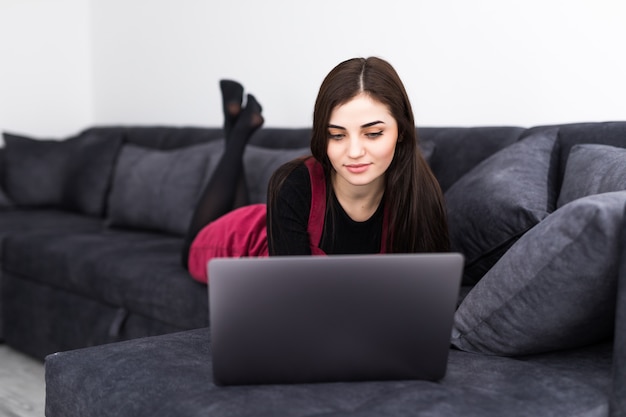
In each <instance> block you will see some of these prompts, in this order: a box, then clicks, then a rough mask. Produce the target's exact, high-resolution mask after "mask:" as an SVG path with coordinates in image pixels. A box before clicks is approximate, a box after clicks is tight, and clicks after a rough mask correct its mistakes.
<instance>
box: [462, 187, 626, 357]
mask: <svg viewBox="0 0 626 417" xmlns="http://www.w3.org/2000/svg"><path fill="white" fill-rule="evenodd" d="M625 204H626V191H621V192H615V193H606V194H598V195H593V196H589V197H585V198H582V199H578V200H575V201H573V202H572V203H570V204H567V205H565V206H563V207H562V208H560V209H558V210H556V211H555V212H554V213H552V214H551V215H550V216H548V217H547V218H546V219H545V220H543V221H542V222H541V223H539V224H538V225H537V226H535V227H534V228H533V229H532V230H530V231H529V232H528V233H526V234H525V235H524V236H523V237H522V238H521V239H520V240H519V241H518V242H517V243H516V244H515V245H514V246H513V247H512V248H511V249H510V250H509V251H508V252H507V253H506V254H505V255H504V256H503V257H502V259H500V261H499V262H498V263H497V264H496V265H495V266H494V267H493V268H492V269H491V270H490V271H489V272H488V273H487V274H486V275H485V277H484V278H483V279H482V280H481V281H480V282H479V283H478V284H477V285H476V286H475V287H474V288H473V289H472V291H470V293H469V294H468V295H467V296H466V297H465V299H464V300H463V302H462V303H461V305H460V306H459V308H458V310H457V312H456V315H455V324H454V327H455V330H454V334H453V339H452V343H453V344H454V345H455V346H457V347H458V348H460V349H463V350H466V351H473V352H482V353H489V354H496V355H523V354H530V353H539V352H546V351H551V350H560V349H568V348H572V347H578V346H584V345H586V344H591V343H596V342H598V341H601V340H603V339H606V338H609V337H611V335H612V334H613V318H614V313H615V292H616V288H617V269H618V265H619V260H620V253H619V239H620V231H621V226H622V221H623V212H624V206H625Z"/></svg>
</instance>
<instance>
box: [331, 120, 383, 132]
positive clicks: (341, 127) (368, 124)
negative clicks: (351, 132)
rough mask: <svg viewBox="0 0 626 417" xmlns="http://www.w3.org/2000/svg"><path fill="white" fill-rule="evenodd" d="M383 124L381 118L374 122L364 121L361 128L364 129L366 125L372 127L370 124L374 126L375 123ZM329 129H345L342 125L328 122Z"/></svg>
mask: <svg viewBox="0 0 626 417" xmlns="http://www.w3.org/2000/svg"><path fill="white" fill-rule="evenodd" d="M380 123H382V124H385V122H383V121H382V120H376V121H375V122H369V123H365V124H364V125H361V129H365V128H367V127H372V126H376V125H377V124H380ZM328 128H329V129H340V130H346V128H345V127H343V126H339V125H333V124H329V125H328Z"/></svg>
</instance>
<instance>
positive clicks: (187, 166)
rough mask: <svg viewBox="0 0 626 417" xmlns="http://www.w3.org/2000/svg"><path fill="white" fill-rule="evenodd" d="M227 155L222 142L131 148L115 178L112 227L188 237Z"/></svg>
mask: <svg viewBox="0 0 626 417" xmlns="http://www.w3.org/2000/svg"><path fill="white" fill-rule="evenodd" d="M222 152H223V141H221V140H215V141H211V142H208V143H201V144H196V145H192V146H186V147H183V148H177V149H167V150H162V149H154V148H146V147H142V146H137V145H134V144H131V143H127V144H125V145H124V146H123V148H122V151H121V152H120V156H119V158H118V161H117V166H116V168H115V174H114V176H113V186H112V188H111V193H110V196H109V201H108V213H107V225H108V226H110V227H129V228H138V229H148V230H154V231H161V232H167V233H171V234H177V235H184V234H185V233H186V231H187V228H188V226H189V222H190V221H191V216H192V214H193V210H194V208H195V205H196V202H197V200H198V197H199V196H200V193H201V192H202V188H203V187H204V185H205V184H206V182H207V180H208V178H209V177H210V175H211V174H212V173H213V171H214V170H215V168H216V166H217V162H218V161H219V158H220V157H221V155H222Z"/></svg>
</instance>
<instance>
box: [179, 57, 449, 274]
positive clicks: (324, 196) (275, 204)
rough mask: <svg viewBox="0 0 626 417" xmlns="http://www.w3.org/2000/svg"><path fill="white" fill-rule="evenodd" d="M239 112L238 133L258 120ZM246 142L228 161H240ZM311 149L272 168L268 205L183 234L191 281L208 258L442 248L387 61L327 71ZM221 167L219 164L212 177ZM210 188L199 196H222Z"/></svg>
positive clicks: (399, 87) (434, 193) (437, 198)
mask: <svg viewBox="0 0 626 417" xmlns="http://www.w3.org/2000/svg"><path fill="white" fill-rule="evenodd" d="M225 102H226V99H225ZM227 107H228V106H226V105H225V108H227ZM235 107H236V106H235ZM237 117H238V118H237V120H236V122H235V124H234V126H237V124H238V123H240V122H239V120H242V122H241V123H242V124H244V125H245V126H247V127H248V129H240V130H239V131H238V132H243V134H241V135H236V136H240V137H241V138H243V137H245V132H248V131H249V134H251V133H252V132H253V131H254V129H255V128H254V126H256V127H258V126H257V124H255V123H251V121H252V120H261V121H262V118H261V117H260V107H257V108H256V111H254V109H253V111H248V106H246V109H244V110H242V111H241V114H240V115H238V116H237ZM251 126H252V127H253V128H250V127H251ZM234 131H235V128H233V132H234ZM231 136H232V135H231ZM230 140H231V138H229V135H228V134H227V143H229V142H230ZM239 142H244V143H246V142H247V139H244V140H240V141H238V143H239ZM244 147H245V145H244V146H240V147H239V148H237V152H239V154H238V158H235V157H232V159H233V160H237V161H241V155H242V154H243V149H244ZM227 150H228V145H227ZM311 151H312V156H311V157H309V158H302V159H298V160H295V161H293V162H290V163H288V164H285V165H284V166H283V167H281V168H279V169H278V170H277V171H276V173H275V174H274V176H273V177H272V179H271V180H270V184H269V190H268V204H267V208H266V206H265V205H251V206H244V207H241V208H239V209H237V210H234V211H230V212H229V213H228V214H226V215H224V216H222V217H220V218H219V220H217V221H213V220H216V219H217V217H213V218H212V219H209V217H207V216H198V215H197V214H196V216H194V218H201V219H202V220H201V221H200V222H196V224H197V225H201V223H202V222H207V220H208V222H207V223H208V225H207V226H206V227H202V228H200V227H198V226H196V227H195V229H196V230H198V229H200V230H199V233H197V234H195V233H194V234H193V236H192V235H191V234H190V236H192V239H190V240H189V241H190V242H192V243H191V249H190V250H189V253H188V259H189V271H190V273H191V275H192V276H193V277H194V278H195V279H197V280H199V281H201V282H207V280H208V277H207V276H206V265H207V262H208V261H209V260H210V259H211V258H213V257H224V256H227V257H241V256H267V255H268V254H269V255H311V254H312V255H322V254H328V255H333V254H365V253H409V252H444V251H447V250H448V248H449V243H448V229H447V221H446V212H445V207H444V203H443V196H442V193H441V190H440V188H439V185H438V183H437V180H436V179H435V177H434V175H433V174H432V172H431V171H430V169H429V167H428V164H427V163H426V161H425V160H424V158H423V157H422V155H421V153H420V151H419V148H418V147H417V138H416V132H415V122H414V119H413V112H412V109H411V105H410V102H409V100H408V96H407V94H406V91H405V89H404V86H403V84H402V82H401V80H400V78H399V77H398V74H397V73H396V71H395V70H394V69H393V67H392V66H391V65H390V64H389V63H387V62H386V61H384V60H382V59H379V58H367V59H364V58H354V59H350V60H347V61H344V62H342V63H340V64H339V65H337V66H336V67H335V68H334V69H333V70H332V71H331V72H330V73H329V74H328V75H327V76H326V78H325V79H324V81H323V83H322V85H321V87H320V90H319V94H318V97H317V100H316V103H315V109H314V114H313V132H312V139H311ZM237 152H235V151H233V152H232V155H236V154H237ZM225 157H226V153H225V156H224V158H223V160H222V162H223V161H224V159H225ZM229 163H230V162H229ZM220 165H221V163H220ZM236 168H237V169H239V171H237V172H238V174H235V175H233V176H232V177H237V176H239V177H241V172H242V169H243V164H242V163H238V164H237V166H236ZM221 171H222V170H220V167H219V166H218V169H217V170H216V174H217V173H220V176H219V178H222V174H221ZM224 171H225V170H224ZM232 171H233V172H234V171H235V170H232ZM215 176H216V175H214V176H213V178H215ZM232 177H231V182H232ZM212 182H213V179H212ZM210 185H211V184H209V187H207V190H206V191H205V194H204V197H203V199H206V198H207V196H208V195H213V196H215V195H219V194H212V193H213V191H214V190H212V189H211V187H210ZM235 188H236V187H234V186H233V189H235ZM220 200H221V199H220ZM201 201H202V200H201ZM229 201H230V203H229V204H231V206H230V207H228V204H226V205H223V207H224V208H228V209H232V208H234V206H232V204H233V202H234V201H235V199H234V198H233V199H230V200H229ZM227 203H228V202H227ZM201 206H202V204H200V205H199V207H201ZM266 209H267V216H266ZM199 211H202V210H199ZM216 212H217V211H216ZM222 214H224V213H222ZM266 222H267V223H266ZM192 223H193V222H192ZM207 223H204V224H207ZM266 224H267V227H266ZM192 229H194V227H192V228H191V229H190V230H192Z"/></svg>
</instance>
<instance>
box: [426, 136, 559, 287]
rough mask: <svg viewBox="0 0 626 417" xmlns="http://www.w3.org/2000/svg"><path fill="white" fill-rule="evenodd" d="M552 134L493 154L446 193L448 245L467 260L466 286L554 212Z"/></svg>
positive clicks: (553, 139) (521, 142) (536, 137)
mask: <svg viewBox="0 0 626 417" xmlns="http://www.w3.org/2000/svg"><path fill="white" fill-rule="evenodd" d="M557 132H558V129H557V128H554V129H550V130H544V131H539V132H536V133H535V134H533V135H531V136H528V137H526V138H525V139H523V140H521V141H519V142H517V143H514V144H513V145H511V146H509V147H507V148H505V149H503V150H501V151H499V152H497V153H495V154H493V155H492V156H490V157H489V158H487V159H485V160H484V161H482V162H481V163H480V164H479V165H478V166H476V167H475V168H474V169H472V170H471V171H470V172H469V173H467V174H466V175H465V176H463V177H462V178H461V179H460V180H458V181H457V182H456V183H455V184H454V185H453V186H452V187H450V189H449V190H448V191H447V192H446V193H445V199H446V204H447V210H448V225H449V232H450V243H451V249H452V250H454V251H458V252H461V253H463V254H464V255H465V258H466V266H465V272H464V276H463V281H464V283H465V284H474V283H476V282H477V281H478V280H479V279H480V278H481V277H482V276H483V275H484V274H485V273H486V272H487V271H488V270H489V269H490V268H491V267H492V266H493V265H494V264H495V263H496V262H497V261H498V259H499V258H500V257H501V256H502V255H503V254H504V253H505V252H506V251H507V250H508V249H509V248H510V247H511V246H512V245H513V244H514V243H515V241H516V240H517V239H519V238H520V237H521V236H522V235H523V234H524V233H526V232H527V231H528V230H529V229H531V228H532V227H533V226H535V225H536V224H537V223H539V222H540V221H541V220H542V219H543V218H545V217H546V216H547V215H548V214H549V213H550V212H552V211H553V210H554V208H555V205H556V191H555V190H554V188H553V181H551V180H550V178H552V177H554V175H555V174H556V172H555V169H554V165H555V164H554V163H553V153H554V147H555V143H556V138H557ZM437 146H438V145H437ZM438 150H439V148H436V150H435V153H436V152H438Z"/></svg>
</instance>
